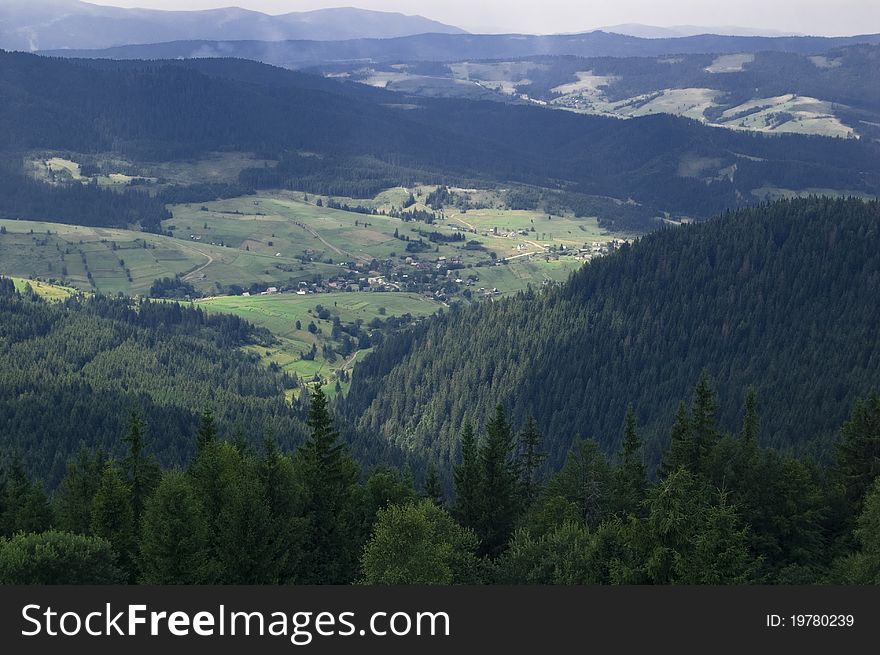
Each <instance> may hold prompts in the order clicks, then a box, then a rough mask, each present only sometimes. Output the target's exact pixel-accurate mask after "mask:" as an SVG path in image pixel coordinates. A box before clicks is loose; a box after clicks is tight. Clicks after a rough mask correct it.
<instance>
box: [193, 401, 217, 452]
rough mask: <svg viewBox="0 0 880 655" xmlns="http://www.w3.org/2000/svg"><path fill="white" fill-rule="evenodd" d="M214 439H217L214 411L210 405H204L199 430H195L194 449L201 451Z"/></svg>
mask: <svg viewBox="0 0 880 655" xmlns="http://www.w3.org/2000/svg"><path fill="white" fill-rule="evenodd" d="M215 441H217V425H216V424H215V422H214V412H213V411H212V410H211V408H210V407H206V408H205V410H204V411H203V412H202V418H201V421H200V423H199V430H198V432H196V449H197V450H199V451H201V450H203V449H204V448H205V447H206V446H207V445H208V444H212V443H214V442H215Z"/></svg>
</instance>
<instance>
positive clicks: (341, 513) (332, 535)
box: [294, 386, 360, 584]
mask: <svg viewBox="0 0 880 655" xmlns="http://www.w3.org/2000/svg"><path fill="white" fill-rule="evenodd" d="M307 425H308V427H309V429H310V431H311V432H310V434H309V436H308V438H307V439H306V442H305V443H304V444H303V446H302V447H301V448H300V449H299V450H298V451H297V452H296V455H295V457H294V470H295V472H296V476H297V478H298V480H299V484H300V493H301V494H302V500H301V502H302V505H303V507H304V508H305V519H306V525H305V528H304V530H305V542H304V545H303V565H302V569H301V577H300V579H299V580H298V581H299V582H302V583H306V584H308V583H313V584H314V583H336V584H341V583H344V582H347V581H350V580H351V579H352V578H353V577H354V572H355V570H356V567H357V554H356V552H355V551H356V547H355V544H356V543H357V541H358V539H359V538H360V535H359V534H358V526H357V513H358V509H357V507H356V499H357V494H356V482H357V475H358V472H357V465H356V464H355V462H354V460H353V459H352V458H351V455H350V454H349V453H348V451H347V449H346V448H345V447H344V446H343V445H342V444H340V443H339V435H338V433H337V432H336V430H335V429H334V427H333V418H332V416H331V415H330V412H329V410H328V408H327V399H326V398H325V396H324V394H323V392H322V391H321V388H320V387H319V386H316V387H315V388H314V390H313V391H312V393H311V395H310V405H309V415H308V420H307Z"/></svg>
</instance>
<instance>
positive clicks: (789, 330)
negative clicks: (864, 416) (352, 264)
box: [344, 198, 880, 470]
mask: <svg viewBox="0 0 880 655" xmlns="http://www.w3.org/2000/svg"><path fill="white" fill-rule="evenodd" d="M878 222H880V203H877V202H862V201H859V200H829V199H817V198H814V199H804V200H792V201H783V202H779V203H775V204H772V205H767V206H763V207H760V208H757V209H753V210H744V211H741V212H737V213H735V214H730V215H726V216H723V217H721V218H720V219H718V220H715V221H711V222H709V223H707V224H699V225H689V226H682V227H676V228H670V229H664V230H661V231H659V232H657V233H654V234H651V235H648V236H646V237H643V238H642V239H640V240H639V241H638V242H637V243H635V244H633V245H632V246H627V247H624V248H621V249H620V250H619V251H617V252H616V253H613V254H611V255H609V256H606V257H602V258H600V259H598V260H596V261H593V262H591V263H590V264H589V265H587V266H585V267H584V268H583V269H582V270H581V271H579V272H578V273H576V274H574V275H573V276H572V278H571V281H570V282H569V283H568V284H566V285H564V286H563V287H561V288H560V289H558V290H548V291H545V292H543V293H538V292H535V291H531V292H524V293H523V294H521V295H519V296H518V297H515V298H511V299H508V300H501V301H498V302H492V303H479V304H477V305H475V306H471V307H468V308H465V309H462V310H459V311H450V312H446V313H445V314H444V315H443V316H442V317H440V318H438V319H435V320H433V321H431V322H429V323H427V324H425V325H422V326H419V327H417V328H415V329H414V330H410V331H409V332H408V333H407V334H403V335H398V336H392V337H390V338H388V339H386V340H385V342H384V343H383V344H382V345H381V346H379V347H378V348H377V349H376V350H375V351H374V352H373V353H372V354H371V355H369V356H368V357H366V358H365V359H364V360H363V361H362V362H361V363H360V364H359V366H358V368H357V369H356V370H355V371H354V373H353V376H352V386H351V390H350V392H349V395H348V396H347V398H346V401H345V405H344V411H345V414H346V416H348V417H349V418H350V420H352V421H354V422H356V424H357V425H358V427H360V428H361V429H362V430H363V431H365V432H366V433H368V434H372V435H376V437H378V438H381V439H385V440H388V441H390V442H391V443H395V444H400V445H405V447H407V448H410V449H411V450H413V451H415V452H416V453H419V454H424V455H426V456H428V457H430V458H433V459H435V461H438V462H442V461H450V460H452V461H454V460H455V454H456V452H457V448H458V444H457V442H458V436H459V434H460V433H461V426H462V425H463V424H464V421H465V420H466V415H467V416H486V415H488V414H489V412H491V410H492V408H493V407H494V405H495V404H496V403H497V402H499V401H500V402H502V403H503V404H504V406H505V407H507V408H509V410H510V412H511V414H510V420H511V422H513V423H514V424H517V425H522V424H523V423H524V421H525V419H526V417H528V416H529V415H533V416H534V417H535V419H536V421H537V424H538V426H539V429H540V430H541V432H542V433H543V434H544V435H546V438H545V442H544V443H545V445H544V448H545V450H546V451H547V454H548V464H549V465H550V467H551V468H558V467H559V466H560V465H561V464H562V462H563V461H564V459H565V456H566V453H567V451H568V450H569V446H570V445H571V443H572V442H573V440H574V439H575V437H577V436H578V435H590V436H592V437H594V438H595V439H596V440H597V441H598V442H599V443H600V445H601V447H602V450H603V451H604V452H606V453H608V454H610V453H612V452H615V451H617V450H618V449H619V447H620V444H619V438H620V437H619V435H620V424H621V422H622V420H623V418H624V415H625V413H626V407H627V405H628V404H630V403H632V405H633V406H634V407H635V408H637V411H638V413H639V418H640V433H641V437H642V439H643V442H644V458H645V462H646V464H647V465H648V468H649V470H653V469H654V468H655V467H656V466H657V465H658V463H659V461H660V459H661V454H662V452H663V451H664V450H665V449H666V447H667V444H668V439H669V436H670V432H669V429H670V426H671V425H672V424H673V423H674V421H675V407H676V404H677V403H678V402H679V400H680V399H682V398H684V397H685V396H686V395H687V391H688V389H689V388H690V386H691V385H692V384H693V381H694V380H695V379H697V378H698V376H699V374H700V373H701V372H702V371H704V370H705V371H706V372H707V373H708V374H709V375H711V376H712V379H713V387H714V389H715V391H716V392H717V394H718V397H719V398H720V399H721V400H720V401H717V407H715V416H716V417H717V424H718V430H720V431H725V430H726V431H731V430H733V429H737V430H738V429H739V426H740V425H741V402H740V400H741V399H742V398H743V395H744V393H745V390H746V388H747V387H748V386H749V385H754V386H755V388H756V391H757V393H758V394H759V395H760V397H761V398H762V407H761V416H762V425H761V428H762V439H761V443H762V444H764V445H770V446H774V447H777V448H780V449H783V450H788V451H794V452H796V453H814V454H816V455H817V456H820V457H823V456H827V453H828V451H829V444H830V441H831V439H832V435H833V434H834V431H835V430H836V429H837V427H838V426H840V425H841V424H842V423H843V421H844V419H845V418H846V412H847V408H848V407H849V406H850V405H851V404H852V403H853V402H854V401H855V399H856V398H857V397H859V396H863V395H866V394H867V393H868V392H869V391H870V390H871V389H872V388H876V387H878V386H880V366H877V365H876V353H877V352H878V351H880V331H878V330H877V329H876V326H877V316H876V311H875V308H876V307H877V306H878V305H880V295H878V294H880V291H878V290H880V283H878V281H880V230H878V228H877V226H878ZM462 335H467V338H463V336H462ZM428 344H430V347H428ZM441 408H442V409H441ZM711 409H712V408H711V407H704V408H703V409H701V410H700V412H699V415H698V416H696V417H694V418H695V419H697V420H699V421H701V424H700V425H695V426H693V427H694V429H695V430H696V432H695V433H694V434H693V437H694V438H695V439H697V440H698V441H697V443H695V444H694V447H695V448H696V449H697V451H696V452H692V453H690V454H687V457H691V456H693V457H695V458H696V459H699V453H700V452H703V451H704V450H705V446H706V442H708V441H711V438H712V434H711V431H709V432H707V426H705V425H702V422H705V420H706V419H707V418H708V416H710V415H711V411H710V410H711ZM689 420H690V419H689ZM679 427H680V429H681V435H680V436H681V438H687V439H690V436H689V435H690V432H689V430H685V426H684V425H683V424H682V425H680V426H679ZM404 435H406V436H405V444H404V443H403V442H404ZM689 448H690V446H688V448H686V449H685V450H688V449H689ZM682 456H685V454H682Z"/></svg>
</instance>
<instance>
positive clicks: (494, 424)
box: [477, 405, 519, 557]
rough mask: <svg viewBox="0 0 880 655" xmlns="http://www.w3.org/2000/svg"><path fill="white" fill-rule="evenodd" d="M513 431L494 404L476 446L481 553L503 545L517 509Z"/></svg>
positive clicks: (496, 550)
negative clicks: (481, 443)
mask: <svg viewBox="0 0 880 655" xmlns="http://www.w3.org/2000/svg"><path fill="white" fill-rule="evenodd" d="M513 448H514V440H513V431H512V430H511V427H510V424H509V423H508V422H507V417H506V416H505V413H504V408H503V407H502V406H501V405H498V406H497V407H496V408H495V415H494V416H493V417H492V419H491V420H490V421H489V422H488V423H487V424H486V439H485V442H484V443H483V445H482V447H481V448H480V456H479V461H480V469H481V476H480V477H481V479H480V482H481V484H480V505H479V507H480V514H479V520H478V523H477V535H478V536H479V537H480V542H481V543H480V550H481V554H484V555H489V556H490V557H496V556H498V555H499V554H500V553H501V552H502V551H503V550H504V548H505V546H506V545H507V542H508V540H509V539H510V535H511V533H512V532H513V526H514V523H515V522H516V518H517V513H518V509H519V502H518V500H519V499H518V497H517V495H518V494H517V479H516V470H515V467H514V462H513Z"/></svg>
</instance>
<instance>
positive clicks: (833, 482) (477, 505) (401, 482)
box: [0, 375, 880, 584]
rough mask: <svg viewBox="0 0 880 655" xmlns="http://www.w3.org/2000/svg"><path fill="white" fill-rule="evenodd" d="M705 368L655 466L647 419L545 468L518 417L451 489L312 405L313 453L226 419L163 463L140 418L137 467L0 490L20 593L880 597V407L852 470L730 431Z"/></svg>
mask: <svg viewBox="0 0 880 655" xmlns="http://www.w3.org/2000/svg"><path fill="white" fill-rule="evenodd" d="M716 407H717V400H716V397H715V394H714V391H713V389H712V387H711V384H710V381H709V379H708V377H707V376H705V375H704V376H701V378H700V380H699V382H698V384H697V385H696V387H695V389H694V391H693V394H692V399H691V401H690V403H689V404H685V403H681V404H680V405H679V408H678V410H677V413H676V420H675V422H674V424H673V426H672V428H671V440H670V443H669V447H668V448H667V450H666V451H665V452H664V457H663V462H662V465H661V467H660V469H659V471H658V473H657V475H656V476H655V477H652V476H650V475H649V474H648V470H647V467H646V465H645V461H644V453H643V446H642V440H641V437H640V433H639V428H638V425H637V423H636V419H635V412H634V411H632V409H630V411H628V413H627V416H626V420H625V422H624V426H623V429H622V433H623V437H622V440H621V441H622V445H621V448H620V450H619V452H618V453H616V454H615V455H614V456H613V457H611V458H608V457H606V456H604V455H603V454H602V452H601V450H600V449H599V447H598V444H597V443H596V442H595V441H592V440H578V441H576V442H575V444H574V445H573V446H572V448H571V450H570V452H569V454H568V456H567V458H566V461H565V464H564V466H563V467H562V468H561V469H560V470H559V471H558V472H556V473H554V474H551V475H542V474H541V467H540V463H541V461H542V459H543V458H544V457H545V453H544V452H543V438H542V435H541V433H540V432H539V430H538V429H537V426H536V424H535V423H534V421H531V420H529V421H527V422H526V423H525V425H524V426H523V427H522V430H520V431H519V432H516V431H515V430H514V428H513V426H512V425H511V423H510V421H509V419H508V417H507V414H506V412H505V411H504V409H503V408H502V407H501V406H498V407H497V408H496V409H495V411H494V412H493V413H492V414H491V416H490V417H489V419H488V421H487V422H486V423H485V426H484V429H482V430H479V431H477V430H476V429H475V428H474V427H472V426H471V425H470V424H468V425H466V426H465V428H464V429H463V431H462V434H461V439H460V453H459V457H458V458H457V462H456V464H455V466H454V472H453V473H454V485H453V490H454V493H452V494H451V495H450V496H448V497H447V495H446V493H445V490H444V487H443V485H442V484H441V483H440V477H439V475H438V472H437V471H436V469H433V468H429V469H428V470H427V472H426V474H425V475H424V477H423V480H422V482H421V484H419V485H418V488H416V485H415V484H414V481H413V476H412V474H411V473H410V472H408V471H407V470H405V469H404V470H395V469H389V468H375V469H372V470H370V471H364V470H363V469H362V468H361V467H360V466H359V465H358V464H357V463H356V461H355V459H354V458H353V457H352V455H351V453H350V451H349V450H348V449H347V448H346V447H345V446H344V445H343V443H342V442H341V440H340V438H339V435H338V433H337V431H336V430H335V429H334V419H333V416H332V414H331V412H330V409H329V407H328V404H327V400H326V398H325V397H324V395H323V393H322V392H321V390H320V388H318V387H316V388H315V389H313V390H312V391H311V393H310V399H309V409H308V418H307V425H308V436H307V437H306V440H305V442H304V443H303V444H302V445H301V446H300V447H299V448H297V449H296V450H295V451H293V452H286V451H283V450H282V449H279V448H278V446H277V444H276V443H275V441H274V440H273V439H271V438H267V439H265V440H264V441H263V443H262V445H261V446H260V447H259V448H255V447H253V446H252V445H250V443H249V442H248V440H246V439H245V438H244V437H243V435H242V434H240V433H239V434H234V435H231V436H230V435H224V434H223V433H222V431H221V430H220V429H218V426H217V424H216V422H215V420H214V417H213V414H212V412H211V411H210V410H205V411H204V413H203V414H202V416H201V421H200V425H199V428H198V430H197V431H196V432H195V434H194V435H193V440H194V442H195V443H194V446H195V447H194V453H195V454H194V456H193V457H192V459H190V460H189V461H188V462H187V463H185V464H184V465H183V466H181V467H179V468H172V469H165V470H163V469H162V468H161V467H160V466H159V464H158V463H157V461H156V459H155V457H154V456H153V455H152V454H151V453H150V451H151V447H150V439H149V436H148V434H149V432H150V431H151V430H150V429H148V426H145V424H144V422H143V420H142V418H141V417H140V416H139V415H138V414H136V413H133V414H132V415H131V416H130V417H129V419H128V424H127V429H126V431H125V433H124V436H123V438H122V441H123V442H124V444H125V454H124V456H122V457H121V458H118V459H114V458H110V457H108V456H107V455H106V454H105V453H103V452H102V451H100V450H97V451H96V450H89V449H83V450H82V451H80V453H79V454H78V455H77V456H76V457H74V458H73V459H71V460H70V461H69V463H68V465H67V472H66V474H65V476H64V479H63V481H62V483H61V485H60V486H59V487H58V489H57V491H56V492H55V493H54V494H52V495H51V496H49V495H47V494H46V492H45V491H44V490H43V487H42V485H41V484H40V483H37V482H33V481H31V480H29V479H28V477H27V476H26V475H25V473H24V472H23V470H22V468H21V466H20V465H18V464H16V463H15V462H14V461H12V462H6V463H5V464H4V466H3V467H2V476H0V535H2V537H0V582H2V583H5V584H58V583H70V584H86V583H91V584H104V583H146V584H218V583H222V584H350V583H354V584H463V583H471V584H493V583H529V584H750V583H779V584H782V583H788V584H808V583H832V582H833V583H851V584H861V583H871V584H876V583H880V529H878V525H880V482H878V476H880V469H878V467H877V461H880V397H878V396H876V395H874V396H871V397H869V398H867V399H865V400H863V401H859V402H858V403H857V404H856V405H855V407H854V410H853V412H852V414H851V416H850V418H849V420H848V421H847V422H846V423H845V424H844V426H843V428H842V430H841V431H840V435H839V439H838V440H837V441H836V444H835V456H834V460H833V463H832V464H831V465H830V466H828V467H822V466H819V465H818V464H816V463H815V462H814V461H811V460H809V459H798V458H794V457H790V456H785V455H782V454H780V453H779V452H777V451H775V450H772V449H766V448H762V447H761V446H760V445H759V433H760V432H761V429H762V428H761V422H760V416H759V412H758V409H757V407H758V403H757V397H756V395H755V393H754V392H753V391H750V392H749V394H748V395H747V397H746V400H745V405H744V410H743V417H742V422H741V426H740V429H739V431H738V432H737V433H735V434H723V433H722V432H721V431H720V430H719V429H718V426H717V423H716V421H715V411H716Z"/></svg>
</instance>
